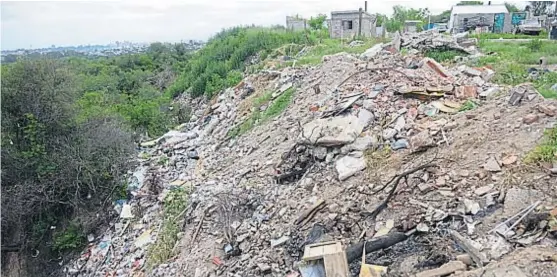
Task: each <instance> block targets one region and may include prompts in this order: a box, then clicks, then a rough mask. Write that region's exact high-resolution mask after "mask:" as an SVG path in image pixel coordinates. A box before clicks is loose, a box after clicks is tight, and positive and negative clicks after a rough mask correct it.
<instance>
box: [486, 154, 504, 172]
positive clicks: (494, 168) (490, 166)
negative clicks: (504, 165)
mask: <svg viewBox="0 0 557 277" xmlns="http://www.w3.org/2000/svg"><path fill="white" fill-rule="evenodd" d="M484 169H485V170H487V171H490V172H499V171H501V166H500V165H499V162H497V160H496V159H495V158H494V157H489V159H488V160H487V162H486V163H485V164H484Z"/></svg>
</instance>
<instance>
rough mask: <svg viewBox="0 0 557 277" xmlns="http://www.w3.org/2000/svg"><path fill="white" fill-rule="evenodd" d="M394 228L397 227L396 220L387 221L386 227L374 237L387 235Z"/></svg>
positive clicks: (381, 228) (382, 226)
mask: <svg viewBox="0 0 557 277" xmlns="http://www.w3.org/2000/svg"><path fill="white" fill-rule="evenodd" d="M394 226H395V221H394V220H392V219H389V220H387V221H386V222H385V225H381V227H380V228H379V230H376V231H377V232H375V234H374V235H373V237H374V238H377V237H381V236H385V235H387V234H388V233H389V232H390V231H391V229H393V227H394Z"/></svg>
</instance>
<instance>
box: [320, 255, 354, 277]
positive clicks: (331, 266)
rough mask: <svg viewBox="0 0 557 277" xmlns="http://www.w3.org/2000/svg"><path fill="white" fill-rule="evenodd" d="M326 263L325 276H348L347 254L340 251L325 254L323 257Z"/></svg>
mask: <svg viewBox="0 0 557 277" xmlns="http://www.w3.org/2000/svg"><path fill="white" fill-rule="evenodd" d="M323 261H324V263H325V276H327V277H348V274H349V272H350V271H349V269H348V262H347V261H346V254H344V252H338V253H335V254H330V255H325V256H324V257H323Z"/></svg>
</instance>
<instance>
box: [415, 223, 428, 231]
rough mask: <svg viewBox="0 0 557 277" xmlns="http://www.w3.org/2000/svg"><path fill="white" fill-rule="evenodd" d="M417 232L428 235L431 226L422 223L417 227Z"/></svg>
mask: <svg viewBox="0 0 557 277" xmlns="http://www.w3.org/2000/svg"><path fill="white" fill-rule="evenodd" d="M416 230H417V231H418V232H422V233H427V232H429V226H427V224H425V223H423V222H421V223H419V224H418V226H416Z"/></svg>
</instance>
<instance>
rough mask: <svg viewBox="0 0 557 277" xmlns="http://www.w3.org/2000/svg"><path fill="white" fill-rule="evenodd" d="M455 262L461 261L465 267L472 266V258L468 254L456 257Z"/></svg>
mask: <svg viewBox="0 0 557 277" xmlns="http://www.w3.org/2000/svg"><path fill="white" fill-rule="evenodd" d="M456 260H457V261H461V262H462V263H463V264H465V265H472V258H471V257H470V255H468V254H461V255H457V256H456Z"/></svg>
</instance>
